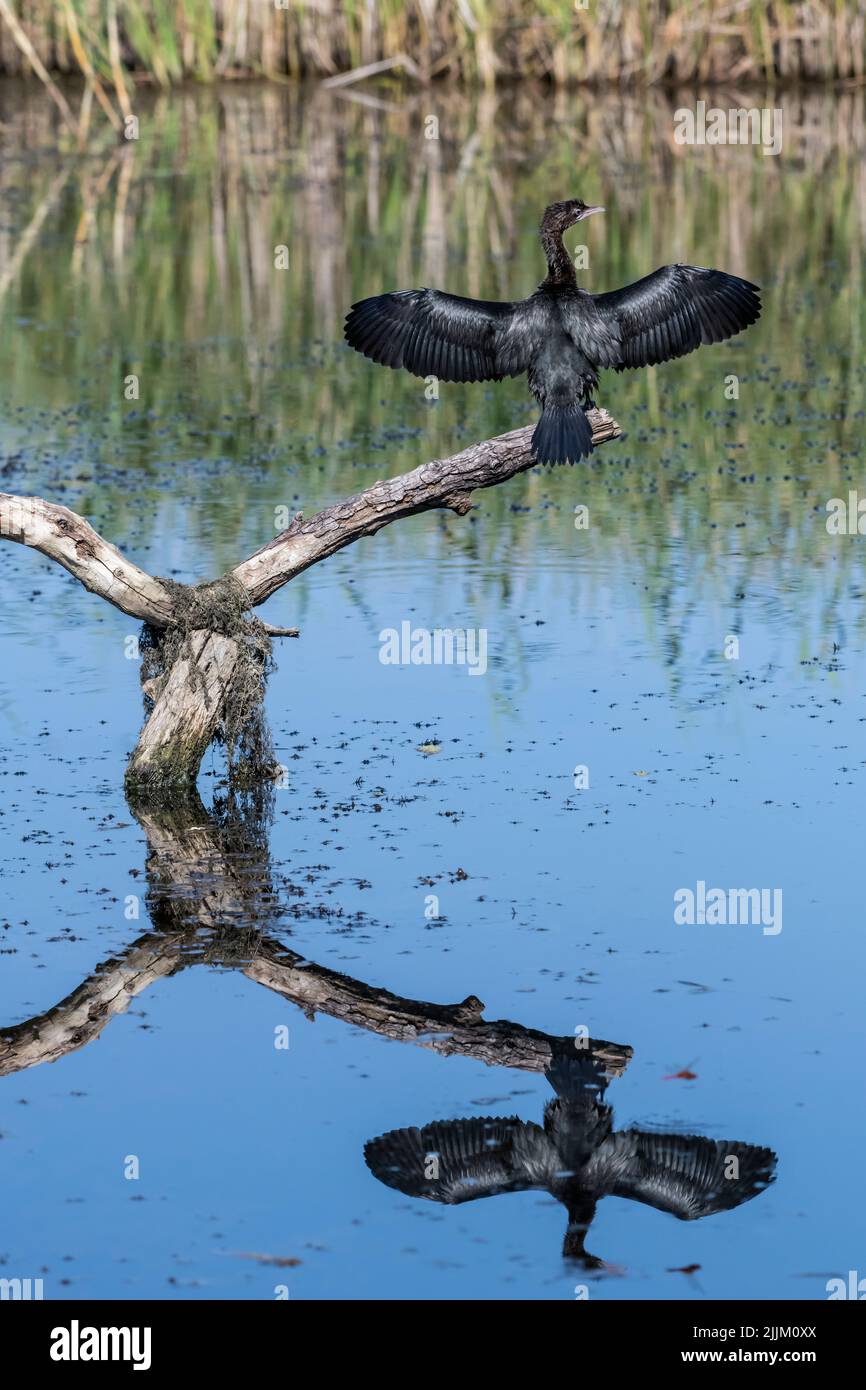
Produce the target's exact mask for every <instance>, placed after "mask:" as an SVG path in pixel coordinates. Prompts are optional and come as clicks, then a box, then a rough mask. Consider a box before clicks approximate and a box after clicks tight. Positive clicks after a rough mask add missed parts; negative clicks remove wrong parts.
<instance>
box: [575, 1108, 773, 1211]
mask: <svg viewBox="0 0 866 1390" xmlns="http://www.w3.org/2000/svg"><path fill="white" fill-rule="evenodd" d="M775 1168H776V1155H775V1154H774V1153H773V1151H772V1150H771V1149H764V1148H760V1147H759V1146H758V1145H756V1144H740V1143H737V1142H733V1141H732V1142H727V1141H725V1140H723V1139H707V1138H705V1137H703V1136H700V1135H696V1134H654V1133H652V1132H649V1133H647V1132H644V1131H642V1130H636V1129H626V1130H621V1131H619V1132H618V1133H617V1134H612V1135H611V1136H610V1137H609V1138H608V1139H605V1141H604V1143H603V1144H602V1145H601V1147H600V1148H599V1149H598V1150H597V1151H596V1153H595V1154H594V1155H593V1157H592V1159H591V1160H590V1163H589V1164H588V1165H587V1168H586V1170H585V1171H584V1173H583V1174H582V1177H583V1179H584V1181H585V1182H586V1184H587V1186H588V1187H591V1189H592V1190H593V1192H594V1194H595V1195H596V1196H597V1197H606V1196H610V1197H628V1198H631V1200H632V1201H635V1202H643V1203H645V1204H646V1206H650V1207H655V1208H656V1209H657V1210H658V1211H667V1212H670V1213H671V1214H672V1215H673V1216H678V1217H679V1218H680V1220H682V1221H694V1220H695V1219H696V1218H697V1217H700V1216H710V1215H712V1214H713V1213H714V1212H717V1211H731V1210H732V1209H733V1208H734V1207H738V1206H740V1205H741V1203H743V1202H748V1201H750V1200H751V1198H752V1197H756V1196H757V1195H758V1193H759V1192H763V1190H764V1188H765V1187H768V1186H769V1184H770V1183H771V1182H772V1181H773V1178H774V1175H775Z"/></svg>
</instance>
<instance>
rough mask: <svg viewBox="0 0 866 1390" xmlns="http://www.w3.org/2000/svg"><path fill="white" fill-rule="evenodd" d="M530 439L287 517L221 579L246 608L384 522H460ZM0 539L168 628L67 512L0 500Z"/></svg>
mask: <svg viewBox="0 0 866 1390" xmlns="http://www.w3.org/2000/svg"><path fill="white" fill-rule="evenodd" d="M588 417H589V421H590V424H591V425H592V431H593V435H592V437H593V443H594V444H603V443H604V442H605V441H607V440H610V439H616V438H617V436H618V435H619V433H620V430H619V426H618V425H617V423H616V421H615V420H613V419H612V418H611V416H610V415H608V413H607V411H606V410H600V409H595V410H591V411H589V412H588ZM531 436H532V430H531V427H529V426H526V427H525V428H523V429H519V430H512V431H511V433H510V434H502V435H499V436H498V438H496V439H489V440H486V441H484V442H483V443H480V444H472V445H470V446H469V448H468V449H463V450H461V452H460V453H458V454H454V455H453V456H452V457H450V458H445V459H435V460H434V461H433V462H431V463H425V464H422V465H421V466H420V467H419V468H414V469H413V470H412V471H411V472H410V473H402V474H400V475H399V477H396V478H391V479H390V480H389V481H387V482H377V483H374V484H373V486H372V487H368V488H365V490H364V491H363V492H359V493H358V494H357V495H356V496H354V497H348V498H346V499H345V501H343V502H338V503H336V504H335V505H334V506H332V507H326V508H325V509H324V511H321V512H319V513H318V514H317V515H316V516H314V517H311V519H310V520H309V521H303V520H302V519H301V517H300V516H297V517H296V518H295V520H294V521H293V522H292V523H291V525H290V526H289V527H288V528H287V529H286V530H285V531H283V532H281V533H280V535H278V536H275V537H274V538H273V540H270V541H268V543H267V544H266V545H264V546H262V548H261V549H260V550H257V551H256V552H255V554H253V555H251V556H250V557H249V559H247V560H244V561H242V563H241V564H239V565H237V566H236V567H235V568H234V569H233V570H232V571H231V576H232V578H233V579H235V580H238V581H239V582H240V583H241V584H242V585H243V586H244V588H245V589H246V591H247V593H248V595H249V601H250V606H251V607H253V608H255V607H258V605H259V604H261V603H264V602H265V600H266V599H268V598H270V597H271V595H272V594H274V593H276V592H277V590H278V589H281V588H282V587H283V585H284V584H288V583H289V581H290V580H292V579H294V578H295V576H296V575H298V574H301V573H302V571H303V570H305V569H309V567H310V566H311V565H315V564H318V562H319V561H320V560H324V559H327V557H328V556H329V555H333V554H334V553H335V552H336V551H338V550H342V549H343V548H344V547H345V546H347V545H352V544H353V542H355V541H357V540H361V538H362V537H364V536H372V535H375V533H376V532H377V531H381V529H382V527H383V526H388V525H390V524H391V522H393V521H400V520H401V519H402V518H403V517H407V516H414V515H416V514H417V513H418V512H425V511H432V510H435V509H436V508H440V507H445V508H448V509H450V510H451V511H454V512H456V513H457V514H458V515H459V516H464V515H465V514H466V512H468V511H469V510H470V508H471V506H472V501H471V494H472V493H473V492H475V491H477V490H478V489H480V488H487V487H494V486H496V484H498V483H504V482H506V481H507V480H508V479H509V478H513V477H514V476H515V474H517V473H522V472H525V470H526V469H528V468H532V467H534V466H535V460H534V458H533V456H532V453H531V452H530V440H531ZM0 539H5V540H11V541H18V542H19V543H21V544H22V545H29V546H32V547H33V549H35V550H39V551H41V552H42V554H43V555H47V556H48V557H49V558H50V559H52V560H56V561H57V562H58V564H61V565H63V567H64V569H67V570H69V573H70V574H73V575H74V576H75V578H76V579H78V580H79V581H80V582H81V583H82V584H83V585H84V587H85V588H86V589H88V590H89V591H90V593H93V594H98V595H99V597H100V598H104V599H107V601H108V602H109V603H112V604H114V606H115V608H119V609H121V611H122V612H124V613H128V614H129V615H130V617H132V618H138V619H140V620H141V621H142V622H146V623H150V624H151V626H153V627H156V628H165V627H171V626H172V622H173V616H172V597H171V594H170V593H169V591H168V589H167V588H166V586H165V585H164V584H162V583H161V582H160V580H159V579H157V578H155V577H154V576H153V575H150V574H148V573H147V572H146V571H145V570H143V569H141V568H140V567H139V566H138V565H136V564H134V563H133V562H132V561H131V560H127V559H126V557H125V556H124V555H122V554H121V552H120V551H119V550H118V549H117V547H116V546H114V545H111V544H110V543H109V542H108V541H106V540H104V539H103V537H102V536H100V535H99V534H98V533H97V532H96V531H95V530H94V529H93V527H92V526H91V525H90V523H89V522H88V521H85V519H84V517H81V516H78V515H77V513H75V512H73V511H70V510H69V508H68V507H63V506H60V505H58V504H57V503H55V502H46V501H43V499H42V498H40V497H16V496H14V495H13V494H11V493H7V492H3V493H0ZM270 631H271V634H272V635H273V636H294V635H295V633H294V629H276V628H273V629H270Z"/></svg>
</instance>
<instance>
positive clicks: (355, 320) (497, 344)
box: [345, 289, 541, 381]
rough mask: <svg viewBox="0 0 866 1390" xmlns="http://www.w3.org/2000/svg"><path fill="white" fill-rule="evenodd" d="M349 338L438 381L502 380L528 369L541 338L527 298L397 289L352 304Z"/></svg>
mask: <svg viewBox="0 0 866 1390" xmlns="http://www.w3.org/2000/svg"><path fill="white" fill-rule="evenodd" d="M345 334H346V340H347V342H349V343H350V344H351V345H352V347H353V348H355V349H356V350H357V351H358V352H362V353H363V354H364V356H365V357H370V358H372V360H373V361H374V362H379V363H380V364H381V365H382V366H385V367H395V368H396V367H405V368H406V370H407V371H409V372H412V373H413V374H414V375H415V376H422V377H423V376H435V377H438V378H439V380H440V381H501V380H502V378H503V377H504V376H520V375H521V374H522V373H523V372H525V371H526V370H527V368H528V367H529V364H530V362H531V360H532V357H533V354H534V352H535V350H536V347H537V345H538V342H539V341H540V336H541V335H540V332H539V329H538V328H537V327H536V326H534V324H533V316H532V312H531V310H530V309H529V308H528V306H527V303H526V301H522V302H520V303H517V304H505V303H496V302H494V301H492V300H481V299H463V298H461V297H460V296H459V295H456V294H444V293H443V292H442V291H441V290H428V289H420V290H397V291H395V292H393V293H390V294H377V295H374V296H373V297H372V298H371V299H362V300H360V301H359V302H358V303H357V304H353V305H352V308H351V310H350V312H349V314H348V316H347V318H346V326H345Z"/></svg>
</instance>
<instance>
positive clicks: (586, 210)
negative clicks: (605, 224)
mask: <svg viewBox="0 0 866 1390" xmlns="http://www.w3.org/2000/svg"><path fill="white" fill-rule="evenodd" d="M594 212H604V208H584V209H583V211H582V212H579V213H578V214H577V220H578V222H582V221H583V219H584V218H585V217H592V214H593V213H594Z"/></svg>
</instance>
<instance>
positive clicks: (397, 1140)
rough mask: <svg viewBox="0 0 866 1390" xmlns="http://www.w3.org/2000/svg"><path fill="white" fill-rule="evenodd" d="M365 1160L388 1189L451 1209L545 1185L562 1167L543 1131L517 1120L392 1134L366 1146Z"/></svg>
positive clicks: (451, 1123) (446, 1123) (484, 1120)
mask: <svg viewBox="0 0 866 1390" xmlns="http://www.w3.org/2000/svg"><path fill="white" fill-rule="evenodd" d="M364 1158H365V1159H366V1161H367V1167H368V1168H369V1169H370V1171H371V1172H372V1173H373V1174H374V1176H375V1177H377V1178H378V1179H379V1181H380V1182H383V1183H385V1184H386V1185H387V1186H388V1187H396V1188H397V1190H398V1191H399V1192H405V1193H406V1195H407V1196H409V1197H426V1198H428V1199H429V1200H430V1201H433V1202H446V1203H448V1204H449V1205H450V1204H452V1203H458V1202H472V1201H474V1200H475V1199H476V1198H478V1197H493V1196H495V1195H496V1194H497V1193H500V1192H522V1191H525V1190H526V1189H527V1188H530V1187H537V1186H539V1185H544V1184H545V1183H546V1182H547V1181H549V1179H550V1176H551V1174H552V1173H553V1172H555V1170H556V1163H557V1158H556V1151H555V1150H554V1148H553V1146H552V1145H551V1143H550V1141H549V1139H548V1138H547V1135H546V1134H545V1133H544V1131H543V1130H542V1129H540V1128H539V1126H538V1125H534V1124H524V1122H523V1121H522V1120H518V1119H517V1118H516V1117H512V1118H509V1119H506V1118H498V1117H497V1118H479V1119H471V1120H443V1121H439V1122H437V1123H435V1124H431V1125H426V1126H425V1127H424V1128H423V1129H392V1130H390V1131H389V1132H388V1133H387V1134H382V1135H380V1136H379V1138H378V1139H371V1140H370V1142H369V1143H368V1144H366V1145H365V1147H364Z"/></svg>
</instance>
